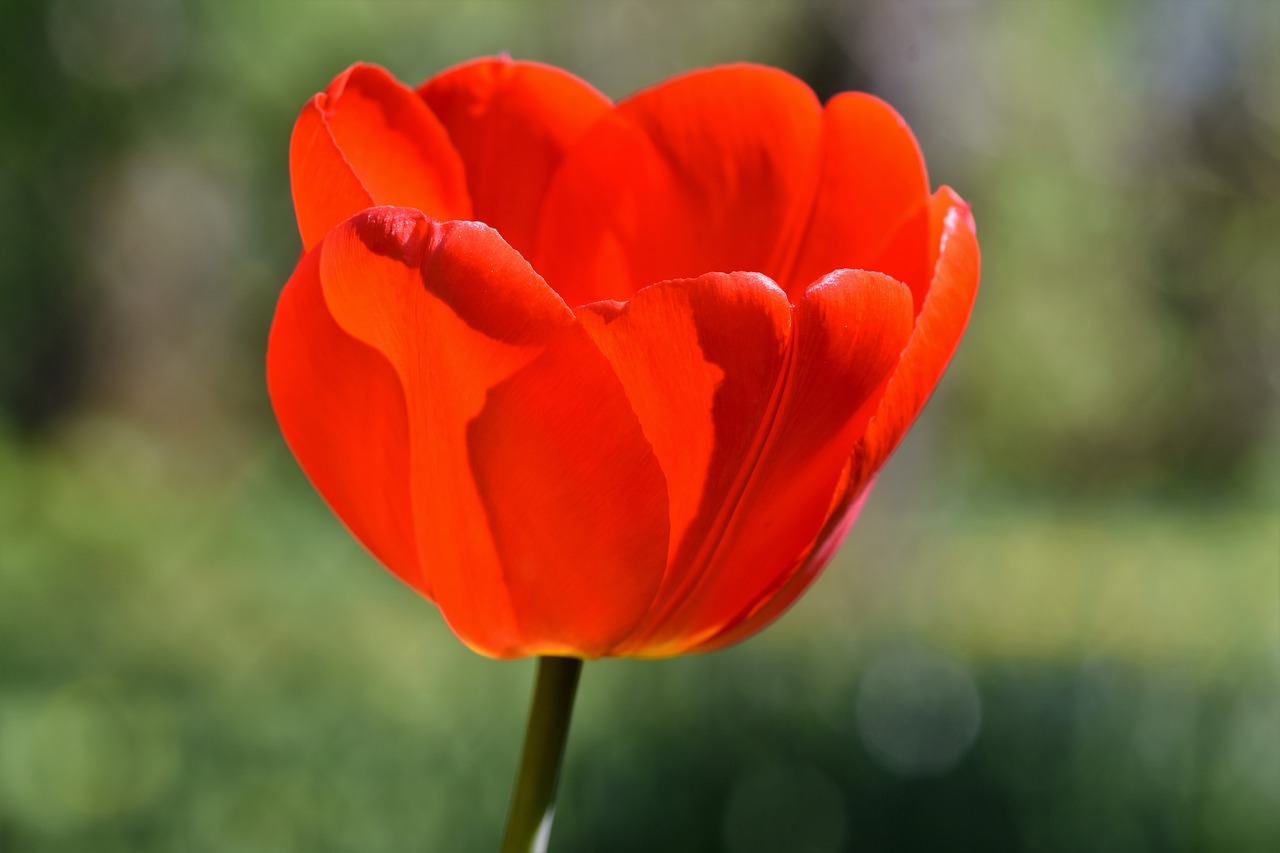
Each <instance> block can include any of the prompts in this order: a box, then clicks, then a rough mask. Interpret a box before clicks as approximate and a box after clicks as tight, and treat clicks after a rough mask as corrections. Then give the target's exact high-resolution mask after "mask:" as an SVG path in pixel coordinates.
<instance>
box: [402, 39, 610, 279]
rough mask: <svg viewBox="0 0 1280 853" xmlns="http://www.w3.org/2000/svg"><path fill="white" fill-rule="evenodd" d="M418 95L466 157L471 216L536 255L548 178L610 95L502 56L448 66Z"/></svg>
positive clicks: (523, 251) (557, 72)
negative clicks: (535, 243)
mask: <svg viewBox="0 0 1280 853" xmlns="http://www.w3.org/2000/svg"><path fill="white" fill-rule="evenodd" d="M418 94H419V95H420V96H421V97H422V99H423V100H424V101H426V103H427V105H428V106H430V107H431V111H432V112H433V113H435V115H436V117H437V118H439V119H440V122H441V123H442V124H443V125H444V127H445V129H446V130H447V131H448V133H449V138H450V139H451V140H452V142H453V146H454V148H456V149H457V151H458V153H459V154H460V155H461V157H462V162H463V164H464V165H465V167H466V175H467V189H468V191H469V192H470V195H471V203H472V218H474V219H478V220H480V221H481V222H484V223H486V224H487V225H489V226H491V227H493V228H496V229H497V230H498V233H500V234H501V235H502V238H503V239H504V240H506V241H507V243H508V244H509V245H510V246H511V247H512V248H514V249H516V251H518V252H520V253H521V254H522V255H524V256H525V257H532V254H531V253H532V251H533V242H534V234H535V232H536V230H537V225H538V213H539V211H540V210H541V208H542V200H543V197H544V196H545V195H546V192H547V186H548V185H549V184H550V182H551V176H552V174H553V173H554V172H555V170H556V168H557V167H558V166H559V165H560V161H561V160H562V159H563V157H564V154H565V151H566V150H568V148H569V146H571V145H572V144H573V143H575V142H576V141H577V140H578V138H579V137H581V136H582V134H583V133H584V132H585V131H586V130H587V128H588V127H590V126H591V125H592V124H594V123H595V122H596V120H597V119H599V118H600V117H601V116H602V115H604V113H606V112H608V110H609V109H610V107H611V104H610V102H609V99H608V98H606V97H605V96H604V95H602V94H600V93H599V92H597V91H596V90H595V89H594V88H592V87H591V86H590V85H588V84H587V83H585V82H584V81H582V80H580V79H578V78H577V77H575V76H573V75H572V74H569V73H568V72H566V71H561V70H560V69H559V68H553V67H551V66H550V65H542V64H540V63H537V62H516V61H513V60H511V59H507V58H505V57H503V58H490V59H477V60H473V61H471V62H467V63H464V64H462V65H459V66H456V67H454V68H451V69H449V70H447V71H444V72H442V73H441V74H439V75H437V76H435V77H433V78H431V79H430V80H428V81H427V82H426V83H424V84H422V86H420V87H419V88H418Z"/></svg>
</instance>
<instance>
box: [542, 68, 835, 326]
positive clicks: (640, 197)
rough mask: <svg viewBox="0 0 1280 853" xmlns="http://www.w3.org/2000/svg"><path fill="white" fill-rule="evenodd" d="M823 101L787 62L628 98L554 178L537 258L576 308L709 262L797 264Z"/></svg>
mask: <svg viewBox="0 0 1280 853" xmlns="http://www.w3.org/2000/svg"><path fill="white" fill-rule="evenodd" d="M821 116H822V111H821V108H820V105H819V104H818V102H817V99H816V98H815V97H814V95H813V92H812V91H810V90H809V88H808V87H807V86H805V85H804V84H803V83H801V82H800V81H799V80H797V79H795V78H794V77H792V76H790V75H789V74H786V73H784V72H781V71H777V70H775V69H768V68H762V67H757V66H749V65H739V66H727V67H722V68H714V69H709V70H705V71H698V72H693V73H690V74H687V75H684V76H682V77H677V78H674V79H672V80H670V81H667V82H665V83H662V84H660V85H658V86H655V87H653V88H651V89H648V90H646V91H643V92H640V93H639V94H637V95H635V96H633V97H631V98H629V99H627V100H625V101H622V102H620V103H619V104H618V105H617V107H616V108H615V109H614V110H613V111H612V112H610V113H608V114H606V115H605V116H604V117H603V118H602V119H600V121H598V122H597V123H596V124H595V125H594V126H593V127H592V128H591V129H590V130H589V131H587V133H586V134H585V135H584V136H583V137H582V139H580V140H579V141H578V143H577V144H576V145H575V146H574V147H573V149H572V150H571V151H570V152H569V153H568V155H567V156H566V157H565V159H564V162H563V163H562V164H561V167H560V169H559V171H558V172H557V173H556V175H555V177H554V178H553V179H552V182H551V187H550V189H549V190H548V192H547V196H546V200H545V202H544V204H543V208H542V216H541V225H540V230H539V233H538V241H537V248H536V251H535V253H534V257H535V261H534V265H535V266H536V267H537V269H538V270H539V271H540V272H541V273H542V274H543V276H544V277H545V278H546V280H547V282H548V283H550V284H551V285H552V286H553V287H555V288H556V290H557V291H558V292H559V293H560V294H561V295H562V296H564V298H565V300H566V302H568V303H569V304H570V305H583V304H586V303H589V302H594V301H597V300H602V299H626V298H629V297H630V296H631V295H632V294H633V293H635V292H636V291H637V290H638V289H639V288H641V287H644V286H646V285H649V284H653V283H656V282H661V281H666V280H670V279H680V278H692V277H695V276H698V275H701V274H703V273H706V272H733V271H737V270H753V271H757V272H761V273H763V274H765V275H767V276H769V277H770V278H773V279H775V280H776V279H777V278H778V277H779V275H780V274H781V273H783V272H785V271H786V270H787V269H789V268H790V266H791V263H792V256H793V255H794V252H795V249H796V247H797V244H798V242H799V239H800V236H801V232H802V230H803V228H804V225H805V220H806V219H807V217H808V214H809V210H810V207H811V206H812V201H813V197H814V192H815V186H816V181H817V174H818V168H817V167H818V151H819V148H820V141H821V133H822V127H821Z"/></svg>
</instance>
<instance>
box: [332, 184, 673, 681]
mask: <svg viewBox="0 0 1280 853" xmlns="http://www.w3.org/2000/svg"><path fill="white" fill-rule="evenodd" d="M320 277H321V281H322V284H323V287H324V296H325V300H326V304H327V305H328V307H329V310H330V312H331V313H332V315H333V317H334V319H335V320H336V321H337V323H338V325H339V326H341V327H342V329H343V330H344V331H345V332H346V333H347V334H349V335H351V336H352V337H354V338H356V339H357V340H360V341H363V342H364V343H366V344H368V345H369V346H371V347H373V348H374V349H376V350H378V351H379V352H380V353H382V354H383V355H384V356H385V357H386V358H387V360H388V361H389V362H390V363H391V364H392V366H393V367H394V369H395V371H396V373H397V375H398V377H399V380H400V383H401V386H402V387H403V389H404V394H405V400H406V404H407V410H408V415H409V425H410V427H409V440H410V448H411V452H410V460H409V461H410V479H411V482H412V484H413V505H414V511H415V518H414V520H415V525H416V533H417V544H418V549H419V552H420V555H421V560H422V563H423V565H424V566H425V569H426V573H427V575H428V577H429V579H430V584H431V589H432V592H433V594H434V596H435V599H436V601H437V603H438V604H439V606H440V609H441V612H442V613H443V614H444V616H445V618H446V619H447V620H448V621H449V623H450V626H451V627H452V628H453V629H454V631H455V632H456V633H457V634H458V635H459V636H460V637H461V638H462V639H463V641H464V642H466V643H467V644H468V645H470V646H471V647H472V648H474V649H476V650H477V651H481V652H483V653H485V654H489V655H493V656H497V657H506V656H516V655H523V654H535V653H544V652H552V651H556V652H560V653H574V654H580V655H591V654H598V653H604V651H606V650H607V648H608V646H609V644H610V643H611V642H613V639H614V637H615V636H617V635H619V634H620V633H622V632H624V631H625V630H627V629H628V628H629V627H630V625H631V624H632V623H633V622H634V621H635V620H636V619H637V618H638V615H639V614H640V613H641V612H643V610H644V608H645V607H646V606H647V604H648V602H649V600H650V599H651V598H652V595H653V589H654V588H656V585H657V581H658V578H659V577H660V575H661V570H662V565H663V563H664V558H665V554H666V516H665V508H666V498H665V492H664V491H663V487H662V476H661V472H660V470H659V469H658V467H657V462H656V461H655V460H654V459H653V457H652V453H651V451H649V448H648V444H647V443H646V442H645V441H644V437H643V435H642V434H641V432H640V428H639V425H638V424H637V423H636V421H635V415H634V414H633V413H632V412H631V410H630V407H629V406H628V405H627V404H626V400H625V396H624V395H623V392H622V388H621V386H620V384H619V383H618V380H617V378H616V376H614V375H613V373H612V371H611V370H610V369H609V367H608V364H607V363H606V362H605V361H604V359H603V357H602V356H601V355H600V353H599V351H598V350H597V349H596V348H595V347H594V345H592V344H591V343H590V340H589V339H588V338H586V336H585V335H583V334H582V331H581V329H580V328H579V327H578V326H577V324H576V323H575V322H574V318H573V315H572V313H571V312H570V311H569V310H568V308H567V307H566V306H565V304H564V302H563V301H562V300H561V299H560V298H559V297H558V296H557V295H556V294H555V292H554V291H552V290H551V289H550V288H549V287H547V286H546V284H545V283H544V282H543V281H542V279H541V278H539V277H538V275H537V274H536V273H535V272H534V271H533V270H532V268H530V267H529V265H528V264H527V263H526V262H525V261H524V259H523V258H521V257H520V255H519V254H518V253H517V252H515V251H514V250H513V249H512V248H511V247H510V246H508V245H507V244H506V243H504V242H503V241H502V239H501V237H499V236H498V234H497V232H496V231H494V230H493V229H491V228H488V227H487V226H484V225H482V224H479V223H474V222H445V223H437V222H433V221H430V220H428V219H426V218H425V217H423V216H422V215H421V214H420V213H418V212H417V211H413V210H407V209H404V208H375V209H371V210H367V211H364V212H362V213H361V214H359V215H357V216H355V217H353V218H352V219H351V220H350V221H349V222H347V223H345V224H344V225H342V226H340V227H339V228H337V229H335V230H334V232H333V233H332V234H330V236H328V237H327V238H325V241H324V244H323V249H322V253H321V260H320ZM575 496H576V498H577V500H576V502H575V500H574V499H575ZM584 496H585V497H586V499H583V498H584ZM624 498H627V499H626V500H624ZM640 539H643V541H642V542H641V541H638V540H640ZM646 549H647V550H648V551H651V552H652V554H653V555H655V556H652V557H647V556H646V553H647V552H646ZM608 560H612V562H608ZM646 560H648V564H647V565H646V564H645V561H646ZM646 572H647V575H648V577H650V578H651V580H649V581H648V582H647V583H648V587H647V588H646V581H645V580H644V576H645V575H646ZM633 576H634V577H633ZM557 593H560V594H562V596H563V597H562V598H561V599H559V600H557V599H556V597H555V596H556V594H557ZM557 601H558V604H557ZM588 605H589V606H590V607H591V608H594V611H593V612H592V614H591V618H586V617H584V616H583V615H582V609H583V608H584V607H588ZM557 606H558V607H559V608H560V609H558V610H557V609H556V607H557ZM567 614H575V618H573V619H570V618H567Z"/></svg>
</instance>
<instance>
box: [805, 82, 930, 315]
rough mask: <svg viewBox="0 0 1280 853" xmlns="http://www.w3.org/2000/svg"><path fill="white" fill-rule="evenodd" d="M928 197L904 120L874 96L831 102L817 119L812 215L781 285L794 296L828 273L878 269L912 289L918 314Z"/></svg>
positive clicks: (852, 95)
mask: <svg viewBox="0 0 1280 853" xmlns="http://www.w3.org/2000/svg"><path fill="white" fill-rule="evenodd" d="M928 199H929V181H928V177H927V175H926V173H925V165H924V158H923V157H922V156H921V154H920V148H919V146H918V145H917V144H916V141H915V137H914V136H912V135H911V131H910V129H909V128H908V127H907V125H906V123H905V122H904V121H903V120H902V117H901V116H899V115H898V114H897V113H896V112H895V111H894V110H893V108H892V107H890V106H889V105H888V104H886V103H885V102H884V101H881V100H880V99H879V98H876V97H874V96H872V95H867V94H863V93H861V92H846V93H844V94H840V95H837V96H835V97H834V98H832V99H831V100H830V101H829V102H828V103H827V107H826V109H825V111H824V112H823V117H822V171H821V178H820V179H819V184H818V191H817V197H816V198H815V200H814V203H813V212H812V215H811V216H810V218H809V224H808V227H807V228H806V229H805V236H804V240H803V242H802V244H801V247H800V250H799V254H798V255H797V257H796V261H795V265H794V268H793V269H792V270H791V272H790V274H789V275H788V277H787V278H786V279H785V280H780V283H782V284H783V286H784V287H785V288H786V290H787V292H788V293H791V294H793V295H794V294H797V293H798V291H800V290H803V288H804V287H806V286H807V285H808V283H809V282H811V281H814V280H816V279H818V278H819V277H821V276H823V275H826V274H827V273H829V272H830V271H831V270H837V269H866V270H877V271H879V272H883V273H885V274H886V275H889V276H892V277H893V278H896V279H897V280H898V281H901V282H903V283H905V284H906V285H907V286H908V287H910V288H911V291H912V295H913V298H914V300H915V305H916V308H917V310H918V309H919V307H920V304H921V302H922V301H923V298H924V291H925V290H926V289H927V286H928V279H929V272H930V270H929V268H928V267H927V266H926V260H927V258H928V242H927V241H928V239H929V228H928V218H927V216H926V206H927V202H928Z"/></svg>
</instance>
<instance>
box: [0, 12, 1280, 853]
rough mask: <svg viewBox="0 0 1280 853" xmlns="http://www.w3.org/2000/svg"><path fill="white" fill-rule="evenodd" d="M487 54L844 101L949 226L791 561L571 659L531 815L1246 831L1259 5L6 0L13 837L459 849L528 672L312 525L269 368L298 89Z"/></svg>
mask: <svg viewBox="0 0 1280 853" xmlns="http://www.w3.org/2000/svg"><path fill="white" fill-rule="evenodd" d="M501 51H507V52H509V53H511V54H512V55H514V56H517V57H520V58H531V59H539V60H544V61H548V62H552V63H555V64H558V65H562V66H564V67H566V68H568V69H570V70H572V71H574V72H576V73H578V74H580V75H582V76H584V77H585V78H587V79H588V80H591V81H592V82H594V83H595V84H596V85H598V86H599V87H600V88H601V89H603V90H604V91H605V92H606V93H608V94H610V95H612V96H615V97H620V96H623V95H625V94H627V93H628V92H630V91H633V90H635V89H636V88H639V87H642V86H645V85H647V84H650V83H653V82H655V81H657V80H659V79H662V78H663V77H665V76H667V75H670V74H673V73H676V72H679V71H681V70H685V69H688V68H692V67H697V66H704V65H708V64H713V63H718V62H723V61H731V60H752V61H760V62H766V63H770V64H775V65H778V66H781V67H783V68H786V69H789V70H790V71H792V72H794V73H796V74H798V75H799V76H801V77H802V78H804V79H805V80H806V81H808V82H809V83H810V84H811V85H812V86H813V87H814V88H815V89H816V90H817V91H818V93H819V94H820V95H822V96H823V97H826V96H829V95H830V94H832V93H834V92H836V91H840V90H843V89H848V88H858V89H865V90H869V91H872V92H875V93H877V94H879V95H881V96H883V97H885V98H887V99H888V100H889V101H890V102H892V103H893V104H894V105H896V106H897V107H898V109H899V110H900V111H901V112H902V113H903V114H904V115H905V116H906V118H907V119H908V121H909V122H910V123H911V125H912V127H913V128H914V129H915V131H916V132H917V134H918V136H919V139H920V142H921V145H922V147H923V149H924V151H925V154H926V157H927V158H928V161H929V165H930V170H931V176H932V180H933V182H934V183H935V184H938V183H948V184H951V185H953V186H955V187H956V188H958V189H959V190H960V192H961V193H962V194H964V195H965V196H966V197H967V198H968V199H969V200H970V201H971V202H972V203H973V206H974V210H975V213H976V216H977V220H978V223H979V228H980V236H981V241H982V247H983V267H984V269H983V285H982V291H981V293H980V296H979V301H978V305H977V309H976V312H975V315H974V319H973V322H972V325H971V327H970V333H969V336H968V337H967V338H966V340H965V341H964V342H963V344H962V346H961V348H960V351H959V353H958V355H957V356H956V359H955V361H954V363H953V367H952V369H951V371H950V373H949V374H948V376H947V377H946V378H945V380H944V382H943V383H942V386H941V388H940V390H939V391H938V393H937V395H936V396H935V399H934V400H933V402H932V404H931V406H930V408H929V410H928V411H927V412H926V414H925V415H924V417H923V418H922V420H921V422H920V423H919V425H918V428H917V429H916V430H915V432H914V433H913V434H912V435H911V437H910V438H909V439H908V441H907V442H906V444H905V445H904V446H903V448H902V449H901V451H900V452H899V453H898V455H897V456H896V457H895V458H894V459H893V460H892V462H891V463H890V465H889V466H888V468H887V470H886V471H885V473H884V475H883V476H882V478H881V482H880V484H879V486H878V488H877V493H876V494H875V496H874V498H873V499H872V501H871V502H870V505H869V507H868V509H867V510H866V512H865V514H864V517H863V519H862V520H861V521H860V523H859V525H858V526H857V528H856V529H855V531H854V533H853V535H852V537H851V540H850V542H849V543H848V545H847V546H846V547H845V549H844V551H843V552H842V554H841V556H840V557H839V558H838V559H837V561H836V563H835V564H834V565H833V566H832V567H831V568H830V569H829V570H828V572H827V574H826V575H825V576H824V577H823V578H822V579H821V580H820V581H819V583H818V584H817V585H816V588H815V589H814V590H813V591H812V592H811V594H810V595H809V596H808V597H807V598H805V599H804V600H803V601H802V602H801V603H800V604H799V605H798V606H797V607H795V608H794V609H793V610H792V612H791V613H789V614H788V615H787V616H786V617H784V618H783V619H782V620H781V621H780V622H779V623H778V624H777V625H775V626H774V627H773V628H772V629H770V630H769V631H767V632H766V633H764V634H762V635H761V636H759V637H757V638H755V639H754V640H752V641H750V642H749V643H747V644H745V645H742V646H739V647H737V648H734V649H731V650H728V651H725V652H721V653H717V654H713V655H709V656H702V657H693V658H684V659H677V660H668V661H657V662H635V661H606V662H601V663H593V664H591V665H589V666H588V667H587V668H586V672H585V676H584V681H583V686H582V691H581V694H580V704H579V708H578V715H577V719H576V725H575V728H574V731H573V734H572V739H571V743H570V754H569V756H568V767H567V775H566V777H565V784H564V787H563V791H562V798H561V808H560V817H559V820H558V823H557V827H556V833H555V837H554V842H555V843H554V845H553V847H554V849H557V850H560V851H596V850H599V851H659V850H660V851H726V853H755V851H812V853H826V852H827V851H842V850H857V851H910V850H930V851H933V850H956V851H962V850H975V851H977V850H981V851H1022V850H1028V851H1135V853H1141V851H1224V853H1248V851H1268V853H1270V851H1275V850H1280V677H1278V672H1280V517H1278V515H1277V499H1278V497H1280V413H1278V407H1277V396H1278V395H1277V390H1278V383H1280V237H1278V236H1277V235H1280V10H1278V8H1277V6H1276V4H1274V3H1272V2H1270V0H1145V2H1139V0H1134V2H1125V3H1114V2H1109V0H1077V2H1070V0H986V1H985V2H979V0H974V2H960V0H955V2H948V0H863V2H857V3H837V2H828V0H810V2H771V0H736V1H735V2H730V0H703V2H655V0H647V1H643V2H642V0H630V1H629V2H599V1H598V0H597V1H596V2H592V0H581V2H568V0H563V2H517V1H516V0H510V2H498V0H460V2H449V3H445V2H419V3H413V2H390V0H364V2H357V0H350V1H349V2H336V0H335V2H288V0H4V2H3V4H2V5H0V222H2V223H3V229H2V231H0V851H6V853H7V851H101V852H102V853H107V851H151V850H156V851H159V850H165V851H168V850H183V851H206V850H207V851H229V850H235V851H259V850H260V851H403V850H432V851H467V850H493V849H496V848H497V842H498V837H499V833H500V829H501V824H502V819H503V816H504V814H505V809H506V803H507V796H508V793H509V785H510V782H511V779H512V776H513V772H514V767H515V762H516V757H517V753H518V748H519V739H520V736H521V730H522V728H523V718H524V714H525V708H526V702H527V699H528V695H529V689H530V683H531V679H532V665H531V663H530V662H528V661H524V662H516V663H511V662H494V661H489V660H486V659H483V658H480V657H478V656H476V655H474V654H472V653H470V652H468V651H467V650H465V649H464V648H463V647H462V646H461V644H459V643H458V642H457V641H456V640H454V639H453V637H452V636H451V635H450V634H449V633H448V631H447V629H446V628H445V626H444V624H443V622H442V621H441V619H440V617H439V615H438V614H437V613H436V612H435V610H434V609H433V608H432V607H431V606H430V605H428V604H427V603H425V602H423V601H422V600H420V599H419V598H417V597H416V596H415V595H414V594H413V593H411V592H410V591H409V590H408V589H407V588H405V587H403V586H401V585H400V584H399V583H398V582H396V581H395V580H394V579H393V578H392V577H391V576H390V575H388V574H386V573H385V572H383V571H382V570H381V569H379V568H378V567H377V566H376V565H375V564H374V563H373V561H372V560H371V559H370V558H369V557H367V556H366V555H365V554H364V553H363V552H362V551H361V550H360V549H359V547H358V546H356V545H355V544H353V542H351V541H350V540H349V539H348V538H347V536H346V535H345V533H344V532H343V530H342V529H341V526H340V525H339V524H338V523H337V522H336V521H335V520H334V519H333V518H332V517H330V515H329V514H328V513H327V511H326V510H325V508H324V507H323V505H322V504H321V502H320V501H319V499H318V498H317V497H316V496H315V495H314V494H313V493H312V492H311V491H310V489H309V487H308V486H307V484H306V482H305V480H304V478H303V476H302V474H301V473H300V472H299V471H298V470H297V468H296V467H295V466H294V464H293V463H292V460H291V459H290V458H289V456H288V453H287V451H286V449H285V448H284V446H283V443H282V442H281V440H280V438H279V436H278V434H277V432H276V430H275V427H274V423H273V420H272V417H271V414H270V408H269V405H268V401H267V399H266V396H265V392H264V388H263V367H262V364H263V352H264V347H265V339H266V330H267V327H268V324H269V321H270V316H271V312H272V309H273V305H274V300H275V297H276V294H277V293H278V291H279V288H280V287H281V285H282V283H283V282H284V280H285V278H286V277H287V275H288V273H289V271H290V270H291V268H292V265H293V262H294V261H295V259H296V257H297V253H298V249H299V244H298V238H297V235H296V231H295V226H294V223H293V216H292V209H291V204H290V199H289V188H288V179H287V164H286V153H287V142H288V135H289V132H290V128H291V125H292V122H293V119H294V117H295V116H296V115H297V112H298V110H299V109H300V107H301V105H302V104H303V102H304V101H305V99H306V98H307V97H309V96H310V95H311V94H312V93H313V92H315V91H317V90H319V89H321V88H323V87H324V86H325V84H326V83H327V82H328V81H329V79H330V78H331V77H332V76H333V75H334V74H336V73H337V72H338V71H340V70H341V69H342V68H344V67H345V66H346V65H347V64H348V63H350V62H352V61H354V60H356V59H366V60H372V61H377V62H379V63H381V64H383V65H385V66H387V67H388V68H390V69H391V70H392V71H393V72H395V73H396V74H397V75H398V76H400V77H401V78H402V79H404V80H407V81H411V82H417V81H419V80H421V79H423V78H425V77H427V76H429V75H431V74H433V73H434V72H436V71H438V70H440V69H441V68H443V67H446V66H448V65H450V64H452V63H455V62H458V61H461V60H463V59H467V58H470V57H472V56H476V55H481V54H488V53H496V52H501Z"/></svg>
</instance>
